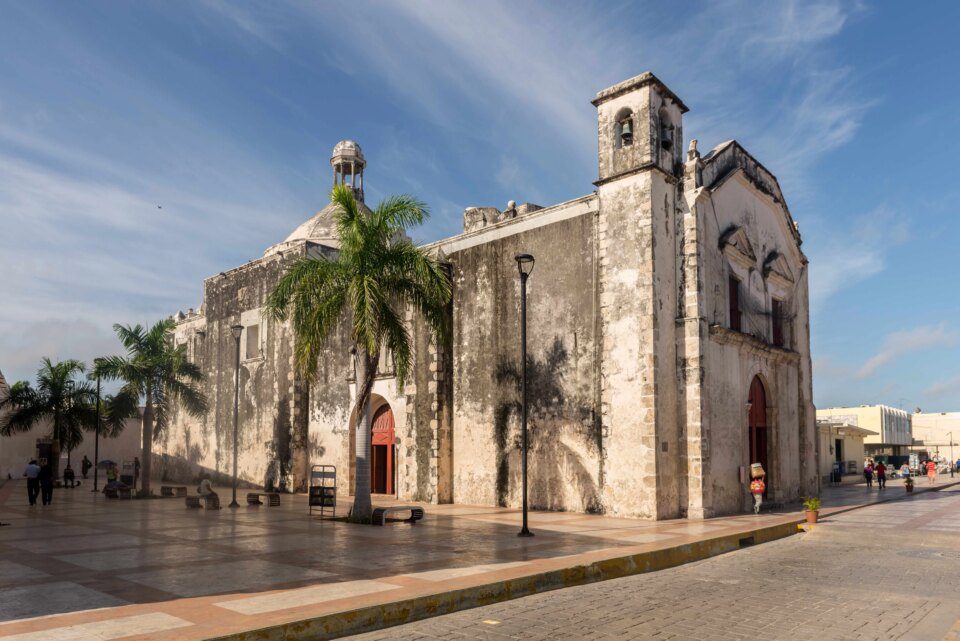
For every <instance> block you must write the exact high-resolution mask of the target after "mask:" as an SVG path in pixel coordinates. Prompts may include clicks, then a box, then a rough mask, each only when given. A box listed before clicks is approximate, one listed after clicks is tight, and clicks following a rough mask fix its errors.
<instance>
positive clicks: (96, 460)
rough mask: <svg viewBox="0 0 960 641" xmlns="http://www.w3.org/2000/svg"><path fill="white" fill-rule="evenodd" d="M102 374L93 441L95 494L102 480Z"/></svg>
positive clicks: (98, 381) (98, 382)
mask: <svg viewBox="0 0 960 641" xmlns="http://www.w3.org/2000/svg"><path fill="white" fill-rule="evenodd" d="M99 473H100V374H99V373H98V374H97V429H96V436H94V440H93V490H92V491H93V492H97V491H99V488H98V487H97V483H98V481H99V479H100V474H99Z"/></svg>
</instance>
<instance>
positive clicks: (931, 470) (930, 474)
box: [927, 461, 937, 485]
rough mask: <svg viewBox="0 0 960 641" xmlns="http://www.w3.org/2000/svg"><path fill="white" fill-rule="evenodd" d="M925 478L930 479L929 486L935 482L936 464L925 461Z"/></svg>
mask: <svg viewBox="0 0 960 641" xmlns="http://www.w3.org/2000/svg"><path fill="white" fill-rule="evenodd" d="M927 478H928V479H930V485H933V484H934V483H936V482H937V464H936V463H934V462H933V461H927Z"/></svg>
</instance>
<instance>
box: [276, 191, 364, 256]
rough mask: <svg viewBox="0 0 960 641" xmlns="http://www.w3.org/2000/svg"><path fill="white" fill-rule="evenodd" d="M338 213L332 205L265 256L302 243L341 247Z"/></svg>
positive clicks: (303, 224) (295, 230)
mask: <svg viewBox="0 0 960 641" xmlns="http://www.w3.org/2000/svg"><path fill="white" fill-rule="evenodd" d="M357 204H358V205H360V207H361V208H362V209H363V210H364V211H366V212H369V211H370V208H369V207H367V206H366V205H364V204H363V203H362V202H358V203H357ZM336 213H337V206H336V205H334V204H333V203H330V204H329V205H327V206H326V207H324V208H323V209H321V210H320V211H318V212H317V213H315V214H314V215H313V216H312V217H311V218H310V219H309V220H307V221H306V222H304V223H301V224H300V226H299V227H297V228H296V229H294V230H293V232H291V233H290V235H289V236H287V237H286V239H285V240H284V241H283V242H282V243H277V244H276V245H274V246H273V247H271V248H270V249H268V250H267V251H266V252H264V254H263V255H264V256H269V255H271V254H276V253H277V252H279V251H283V250H285V249H287V248H290V247H293V246H295V245H297V244H299V243H302V242H310V243H314V244H317V245H324V246H326V247H334V248H337V247H340V240H339V239H338V238H337V225H336V221H335V220H334V218H335V216H336Z"/></svg>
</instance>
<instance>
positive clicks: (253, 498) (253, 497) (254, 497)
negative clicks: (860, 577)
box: [247, 492, 280, 507]
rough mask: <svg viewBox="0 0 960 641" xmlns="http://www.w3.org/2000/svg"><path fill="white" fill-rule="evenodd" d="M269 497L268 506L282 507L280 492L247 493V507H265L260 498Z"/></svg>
mask: <svg viewBox="0 0 960 641" xmlns="http://www.w3.org/2000/svg"><path fill="white" fill-rule="evenodd" d="M261 496H265V497H267V505H270V506H272V507H276V506H278V505H280V494H279V493H278V492H247V505H263V503H262V502H261V501H260V497H261Z"/></svg>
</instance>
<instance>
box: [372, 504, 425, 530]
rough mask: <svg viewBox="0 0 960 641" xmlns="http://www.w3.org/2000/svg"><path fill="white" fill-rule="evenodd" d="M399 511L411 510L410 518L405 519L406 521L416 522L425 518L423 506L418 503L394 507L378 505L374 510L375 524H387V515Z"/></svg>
mask: <svg viewBox="0 0 960 641" xmlns="http://www.w3.org/2000/svg"><path fill="white" fill-rule="evenodd" d="M398 512H410V518H409V519H403V521H404V522H405V523H409V524H410V525H413V524H415V523H416V522H417V521H419V520H420V519H422V518H423V508H422V507H417V506H416V505H396V506H394V507H378V508H377V509H375V510H374V511H373V525H386V524H387V516H388V515H390V514H394V513H398Z"/></svg>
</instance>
